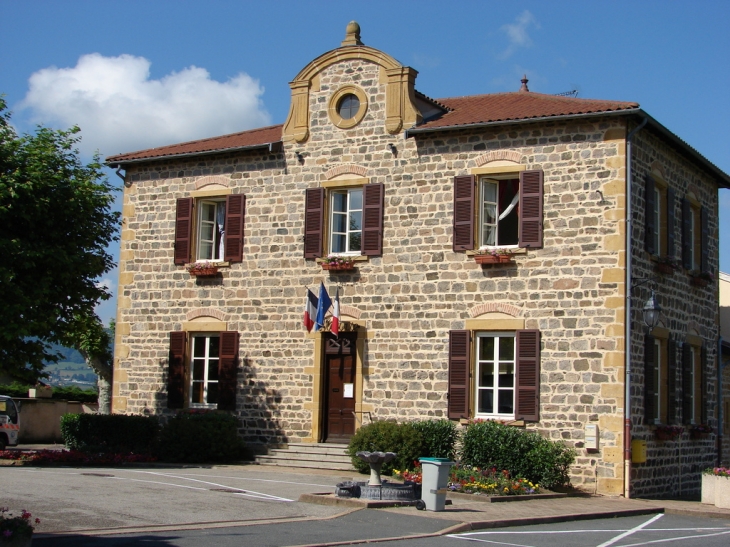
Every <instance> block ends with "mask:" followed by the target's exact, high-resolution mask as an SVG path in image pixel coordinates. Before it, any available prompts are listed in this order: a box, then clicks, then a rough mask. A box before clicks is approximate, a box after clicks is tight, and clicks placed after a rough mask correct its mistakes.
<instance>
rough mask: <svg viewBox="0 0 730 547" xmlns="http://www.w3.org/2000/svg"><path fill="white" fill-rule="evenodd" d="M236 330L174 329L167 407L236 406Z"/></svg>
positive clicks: (231, 407) (172, 333) (222, 407)
mask: <svg viewBox="0 0 730 547" xmlns="http://www.w3.org/2000/svg"><path fill="white" fill-rule="evenodd" d="M238 340H239V334H238V333H237V332H204V333H188V332H182V331H181V332H171V333H170V358H169V367H168V380H167V403H168V408H175V409H179V408H217V409H219V410H235V409H236V391H237V368H238Z"/></svg>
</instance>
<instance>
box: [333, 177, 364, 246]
mask: <svg viewBox="0 0 730 547" xmlns="http://www.w3.org/2000/svg"><path fill="white" fill-rule="evenodd" d="M356 192H358V193H359V194H360V209H353V208H351V196H352V194H354V193H356ZM364 193H365V192H364V189H363V187H362V186H357V187H353V188H340V189H333V190H330V191H329V192H328V194H329V195H328V199H329V238H328V239H329V241H328V249H329V254H333V255H342V256H359V255H361V254H362V236H363V214H364V209H363V206H364V202H363V199H364ZM338 195H345V196H347V204H346V208H345V211H344V212H342V211H335V210H334V209H335V208H334V203H335V196H338ZM353 213H360V229H359V230H351V228H350V222H351V221H350V218H351V215H352V214H353ZM336 215H345V216H346V221H345V232H335V230H334V228H335V216H336ZM343 233H344V235H345V249H346V250H345V251H335V250H334V238H335V236H336V235H342V234H343ZM354 234H359V236H360V249H357V250H349V249H350V242H351V238H352V236H353V235H354Z"/></svg>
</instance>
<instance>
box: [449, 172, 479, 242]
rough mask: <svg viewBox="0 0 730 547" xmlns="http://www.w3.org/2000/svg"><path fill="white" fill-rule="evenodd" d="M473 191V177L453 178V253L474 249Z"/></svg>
mask: <svg viewBox="0 0 730 547" xmlns="http://www.w3.org/2000/svg"><path fill="white" fill-rule="evenodd" d="M475 189H476V184H475V177H474V175H466V176H463V177H454V218H453V220H452V223H453V232H454V233H453V240H452V245H453V249H454V251H471V250H473V249H474V216H475V203H476V199H475V197H474V194H475Z"/></svg>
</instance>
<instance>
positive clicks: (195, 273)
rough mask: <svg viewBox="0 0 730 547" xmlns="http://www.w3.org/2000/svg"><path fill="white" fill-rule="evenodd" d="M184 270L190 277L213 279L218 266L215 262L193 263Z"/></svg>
mask: <svg viewBox="0 0 730 547" xmlns="http://www.w3.org/2000/svg"><path fill="white" fill-rule="evenodd" d="M185 269H186V270H187V271H188V273H189V274H190V275H191V276H192V277H213V276H215V275H216V274H217V273H218V264H216V263H215V262H193V263H192V264H188V265H187V266H186V267H185Z"/></svg>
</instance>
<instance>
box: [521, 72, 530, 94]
mask: <svg viewBox="0 0 730 547" xmlns="http://www.w3.org/2000/svg"><path fill="white" fill-rule="evenodd" d="M520 81H521V82H522V87H520V91H530V90H529V89H527V82H528V80H527V74H525V75H524V76H523V77H522V79H521V80H520Z"/></svg>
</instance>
